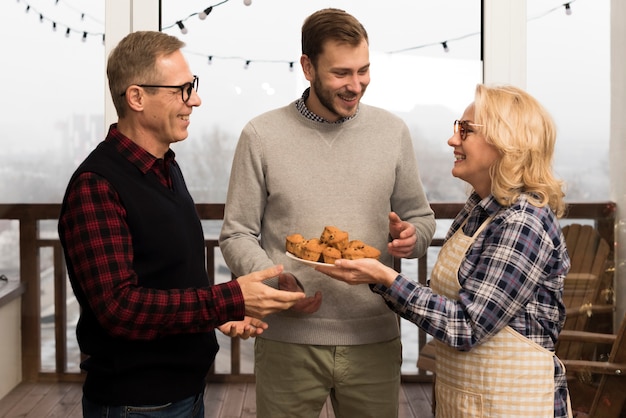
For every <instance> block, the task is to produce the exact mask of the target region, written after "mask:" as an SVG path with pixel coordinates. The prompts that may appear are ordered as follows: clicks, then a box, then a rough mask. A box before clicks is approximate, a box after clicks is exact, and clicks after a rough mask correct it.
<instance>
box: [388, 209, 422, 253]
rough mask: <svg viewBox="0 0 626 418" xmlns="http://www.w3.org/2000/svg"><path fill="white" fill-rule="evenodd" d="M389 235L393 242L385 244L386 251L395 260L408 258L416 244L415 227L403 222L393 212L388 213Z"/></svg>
mask: <svg viewBox="0 0 626 418" xmlns="http://www.w3.org/2000/svg"><path fill="white" fill-rule="evenodd" d="M389 234H390V235H391V237H392V238H393V240H392V241H391V242H390V243H389V244H387V251H388V252H389V254H391V255H392V256H394V257H396V258H406V257H410V256H411V254H412V253H413V250H414V249H415V243H417V229H415V225H413V224H411V223H409V222H406V221H403V220H402V219H400V217H399V216H398V215H397V214H396V213H395V212H389Z"/></svg>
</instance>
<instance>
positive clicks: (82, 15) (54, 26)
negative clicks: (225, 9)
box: [17, 0, 576, 71]
mask: <svg viewBox="0 0 626 418" xmlns="http://www.w3.org/2000/svg"><path fill="white" fill-rule="evenodd" d="M17 1H18V3H19V2H20V0H17ZM59 1H60V0H56V1H55V5H58V4H59ZM228 1H229V0H222V1H221V2H219V3H216V4H214V5H212V6H209V7H207V8H205V9H204V10H202V11H201V12H197V13H192V14H190V15H189V16H187V17H186V18H184V19H180V20H177V21H176V22H175V23H173V24H171V25H168V26H164V27H162V28H161V30H165V29H169V28H172V27H174V26H178V28H179V29H180V31H181V32H182V33H183V34H186V33H188V29H187V27H185V25H184V23H183V22H185V21H186V20H187V19H189V18H191V17H192V16H196V15H198V17H199V19H200V20H205V19H206V18H207V16H208V15H209V14H210V13H211V12H212V11H213V9H214V8H215V7H217V6H220V5H222V4H224V3H227V2H228ZM575 1H576V0H571V1H569V2H567V3H564V4H561V5H559V6H557V7H554V8H552V9H550V10H548V11H546V12H545V13H543V14H541V15H539V16H535V17H534V18H530V19H528V21H531V20H535V19H538V18H541V17H543V16H546V15H548V14H550V13H552V12H554V11H555V10H558V9H560V8H561V7H564V9H565V13H566V14H567V15H571V14H572V8H571V4H572V3H573V2H575ZM243 3H244V5H246V6H250V5H251V4H252V0H243ZM66 7H69V8H72V6H69V5H66ZM31 9H32V10H33V11H34V12H35V13H37V14H38V15H39V20H40V22H43V21H50V22H51V23H52V30H53V31H56V30H57V26H58V25H57V22H56V21H53V20H51V19H48V18H47V17H46V16H45V15H44V14H42V13H40V12H39V11H37V10H36V9H35V8H34V7H32V6H31V5H30V4H26V10H25V11H26V13H29V12H30V10H31ZM74 10H76V9H74ZM86 17H90V18H91V19H93V20H95V21H97V22H98V23H100V24H102V25H104V23H102V22H99V21H98V20H97V19H96V18H94V17H92V16H89V15H87V14H86V13H84V12H81V13H80V18H81V20H83V21H84V20H85V18H86ZM61 25H62V26H65V27H66V30H65V36H66V37H67V38H69V37H70V34H71V32H78V33H82V41H83V42H86V40H87V37H88V36H89V35H97V36H101V38H102V44H104V41H105V34H104V33H102V32H100V33H90V32H88V31H78V30H74V29H72V28H70V27H69V26H67V25H63V24H61ZM479 34H480V32H473V33H469V34H466V35H463V36H460V37H457V38H451V39H448V40H446V41H441V42H432V43H428V44H423V45H416V46H413V47H409V48H403V49H398V50H394V51H388V52H387V53H388V54H395V53H400V52H407V51H411V50H415V49H421V48H426V47H430V46H436V45H441V47H442V48H443V50H444V52H446V53H447V52H449V47H448V43H449V42H451V41H458V40H461V39H465V38H468V37H471V36H476V35H479ZM187 52H189V53H191V54H196V55H203V56H207V55H206V54H198V53H194V52H192V51H187ZM214 58H222V59H241V60H243V61H244V62H245V65H244V68H246V69H247V68H248V67H249V66H250V64H251V63H252V62H253V61H254V62H271V63H287V65H288V67H289V71H294V61H281V60H274V61H269V60H251V59H244V58H241V57H217V56H214V55H208V64H209V65H211V64H212V63H213V59H214Z"/></svg>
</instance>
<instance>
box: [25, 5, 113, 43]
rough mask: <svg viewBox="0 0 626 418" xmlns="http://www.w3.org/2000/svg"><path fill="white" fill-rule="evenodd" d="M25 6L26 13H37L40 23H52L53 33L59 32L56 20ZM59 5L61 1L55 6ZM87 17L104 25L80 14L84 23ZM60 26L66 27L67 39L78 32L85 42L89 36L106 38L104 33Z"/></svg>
mask: <svg viewBox="0 0 626 418" xmlns="http://www.w3.org/2000/svg"><path fill="white" fill-rule="evenodd" d="M18 3H20V0H18ZM24 4H26V10H25V11H26V13H30V12H31V11H32V12H33V13H35V14H36V15H37V16H38V17H39V22H41V23H43V22H46V21H47V22H50V24H51V25H52V31H53V32H56V31H57V28H58V26H59V24H57V22H56V21H55V20H52V19H49V18H47V17H46V16H45V15H44V14H43V13H42V12H40V11H39V10H37V9H36V8H35V7H33V6H31V5H30V4H28V3H24ZM58 4H59V0H56V2H55V5H58ZM67 7H70V8H71V6H67ZM87 17H89V18H91V19H93V20H94V21H96V22H97V23H99V24H103V23H102V22H99V21H98V20H97V19H95V18H93V17H91V16H89V15H88V14H86V13H80V19H81V20H82V21H85V18H87ZM60 25H61V26H63V27H65V37H66V38H69V37H70V35H71V33H72V32H76V33H80V34H82V37H81V39H82V41H83V42H85V41H86V40H87V37H88V36H89V35H96V36H102V37H103V38H104V33H102V32H101V33H91V32H89V31H85V30H75V29H72V28H71V27H70V26H68V25H64V24H60Z"/></svg>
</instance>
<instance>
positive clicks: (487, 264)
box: [372, 193, 570, 417]
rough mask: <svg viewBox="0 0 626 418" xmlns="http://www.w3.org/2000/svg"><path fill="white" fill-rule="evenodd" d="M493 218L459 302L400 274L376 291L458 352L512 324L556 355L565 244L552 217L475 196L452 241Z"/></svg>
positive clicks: (467, 268)
mask: <svg viewBox="0 0 626 418" xmlns="http://www.w3.org/2000/svg"><path fill="white" fill-rule="evenodd" d="M489 216H491V217H492V221H491V223H490V224H489V225H488V226H487V227H486V228H485V229H484V230H483V232H482V233H481V234H480V235H479V236H478V237H477V239H476V241H475V242H474V244H473V245H472V246H471V247H470V249H469V250H468V252H467V254H466V256H465V259H464V260H463V261H462V263H461V265H460V267H459V277H458V279H459V283H460V284H461V287H462V288H461V290H460V291H459V299H458V301H454V300H450V299H447V298H445V297H443V296H439V295H436V294H434V293H433V292H432V290H431V289H430V288H429V287H424V286H421V285H420V284H418V283H415V282H413V281H411V280H409V279H408V278H406V277H404V276H402V275H399V276H398V277H397V278H396V280H395V282H394V283H393V285H392V286H391V287H390V288H386V287H385V286H381V285H376V286H372V289H373V290H374V291H375V292H377V293H379V294H381V295H382V296H383V298H384V299H385V301H386V302H387V304H388V305H389V306H390V307H391V308H392V309H393V310H394V311H396V312H397V313H398V314H399V315H401V316H402V317H403V318H405V319H407V320H409V321H412V322H414V323H415V324H417V325H418V326H419V327H420V328H422V329H423V330H424V331H426V332H427V333H428V334H430V335H432V336H433V337H434V338H436V339H438V340H440V341H443V342H444V343H445V344H447V345H449V346H451V347H454V348H456V349H458V350H461V351H468V350H470V349H471V348H472V347H474V346H476V345H479V344H481V343H482V342H484V341H486V340H488V339H489V338H491V337H492V336H493V335H495V334H497V333H498V332H500V331H501V330H502V329H503V328H504V327H506V326H507V325H508V326H510V327H511V328H513V329H514V330H515V331H517V332H518V333H520V334H521V335H524V336H526V337H527V338H528V339H530V340H532V341H534V342H535V343H537V344H539V345H541V346H542V347H544V348H546V349H548V350H550V351H554V344H555V342H556V340H557V337H558V335H559V332H560V331H561V328H562V327H563V324H564V322H565V306H564V304H563V299H562V295H563V281H564V279H565V275H566V274H567V272H568V271H569V268H570V260H569V256H568V254H567V249H566V247H565V240H564V238H563V234H562V232H561V228H560V225H559V223H558V220H557V219H556V216H555V215H554V213H553V212H552V211H551V210H550V208H548V207H543V208H539V207H536V206H533V205H532V204H530V203H529V202H528V199H527V196H526V195H524V194H522V195H521V196H520V198H519V199H518V200H517V201H516V202H515V203H514V204H513V205H512V206H510V207H503V206H502V205H500V204H499V203H498V202H497V201H496V200H495V199H494V198H493V196H489V197H486V198H485V199H482V200H481V199H480V197H479V196H478V195H477V194H476V193H473V194H472V195H471V196H470V197H469V199H468V200H467V202H466V204H465V206H464V208H463V210H461V211H460V212H459V214H458V215H457V217H456V218H455V219H454V222H453V223H452V226H451V227H450V230H449V231H448V234H447V235H446V240H448V239H449V238H450V237H451V236H452V235H453V234H454V233H455V232H456V231H457V230H458V229H459V228H460V227H461V225H463V223H464V222H465V220H466V219H467V223H466V224H465V226H464V227H463V232H464V233H465V234H466V235H468V236H471V235H473V234H474V232H475V231H476V230H477V229H478V227H479V226H480V225H481V224H482V223H483V221H484V220H485V219H487V218H488V217H489ZM554 365H555V370H554V379H555V405H554V416H555V417H566V416H567V403H566V399H567V382H566V378H565V370H564V369H563V367H562V366H561V363H560V362H559V361H558V359H557V358H556V356H555V358H554Z"/></svg>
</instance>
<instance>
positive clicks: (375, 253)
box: [363, 244, 380, 260]
mask: <svg viewBox="0 0 626 418" xmlns="http://www.w3.org/2000/svg"><path fill="white" fill-rule="evenodd" d="M363 254H365V258H375V259H376V260H378V257H380V251H379V250H378V248H376V247H372V246H371V245H367V244H366V245H365V246H364V247H363Z"/></svg>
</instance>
